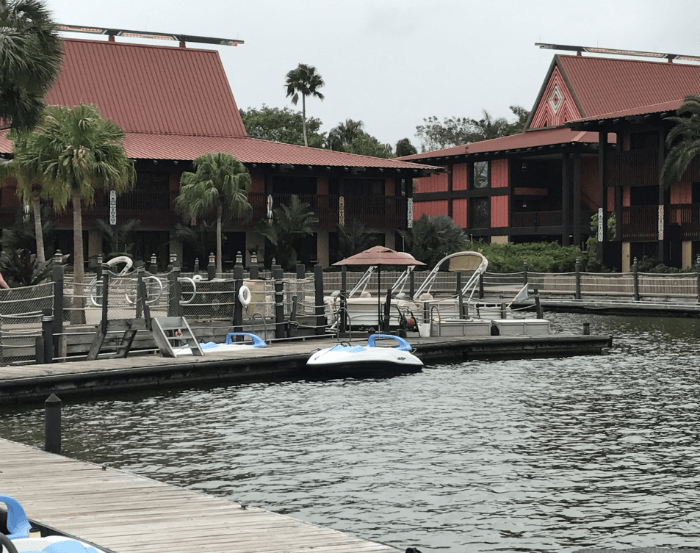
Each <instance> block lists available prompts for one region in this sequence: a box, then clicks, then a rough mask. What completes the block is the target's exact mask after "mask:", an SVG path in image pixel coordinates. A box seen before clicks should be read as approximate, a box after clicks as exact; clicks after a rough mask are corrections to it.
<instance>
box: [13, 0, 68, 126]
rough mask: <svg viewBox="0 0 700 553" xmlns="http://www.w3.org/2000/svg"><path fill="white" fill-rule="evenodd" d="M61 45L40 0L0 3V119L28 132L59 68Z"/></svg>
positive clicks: (18, 0)
mask: <svg viewBox="0 0 700 553" xmlns="http://www.w3.org/2000/svg"><path fill="white" fill-rule="evenodd" d="M62 56H63V53H62V51H61V41H60V38H59V36H58V31H57V27H56V25H55V24H54V22H53V21H52V20H51V17H50V12H49V11H48V10H47V9H46V8H45V7H44V3H43V2H41V1H39V0H9V1H8V0H0V119H4V120H6V121H11V123H12V127H13V128H18V129H31V128H32V127H34V126H35V125H36V124H37V123H38V122H39V120H40V119H41V116H42V113H43V110H44V103H43V98H44V96H45V95H46V93H47V92H48V91H49V88H50V87H51V84H52V83H53V80H54V78H55V77H56V75H57V74H58V69H59V67H60V65H61V58H62Z"/></svg>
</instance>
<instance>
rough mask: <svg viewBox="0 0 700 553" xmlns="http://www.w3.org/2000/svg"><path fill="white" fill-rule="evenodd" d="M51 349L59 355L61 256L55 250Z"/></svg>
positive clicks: (61, 291) (61, 287) (61, 297)
mask: <svg viewBox="0 0 700 553" xmlns="http://www.w3.org/2000/svg"><path fill="white" fill-rule="evenodd" d="M52 270H53V273H52V279H53V349H54V351H55V352H56V353H58V354H59V356H60V353H61V347H60V344H61V342H62V341H63V340H62V338H63V336H62V334H63V256H62V255H61V250H56V255H55V256H54V261H53V269H52Z"/></svg>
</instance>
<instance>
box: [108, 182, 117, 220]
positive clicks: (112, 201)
mask: <svg viewBox="0 0 700 553" xmlns="http://www.w3.org/2000/svg"><path fill="white" fill-rule="evenodd" d="M109 224H110V225H112V226H114V225H116V224H117V192H116V190H110V191H109Z"/></svg>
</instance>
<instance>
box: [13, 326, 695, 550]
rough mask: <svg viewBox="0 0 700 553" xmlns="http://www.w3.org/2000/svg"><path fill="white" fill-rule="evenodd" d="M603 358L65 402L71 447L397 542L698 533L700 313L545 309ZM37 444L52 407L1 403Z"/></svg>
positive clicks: (432, 544)
mask: <svg viewBox="0 0 700 553" xmlns="http://www.w3.org/2000/svg"><path fill="white" fill-rule="evenodd" d="M547 317H548V318H549V319H550V320H552V321H553V325H554V328H555V330H557V331H559V330H571V331H574V332H576V333H580V331H581V330H580V329H581V325H582V322H583V321H590V322H591V327H592V331H593V333H596V334H612V335H613V336H614V347H613V348H612V350H611V352H610V353H609V355H605V356H595V357H583V356H582V357H572V358H565V359H545V360H528V361H499V362H484V361H474V362H466V363H462V364H455V365H438V366H431V367H426V368H425V369H424V370H423V372H422V373H419V374H412V375H405V376H397V377H393V378H385V379H367V380H352V379H347V380H329V381H284V382H273V383H259V384H244V385H235V386H228V387H215V388H206V389H205V388H199V389H189V390H180V391H172V392H164V393H158V392H156V393H154V394H143V395H130V396H124V397H119V398H116V397H109V398H105V399H103V400H98V401H91V402H84V403H76V402H68V403H67V404H66V405H65V406H64V410H63V417H64V418H63V423H64V438H63V450H64V454H65V455H67V456H69V457H75V458H78V459H83V460H88V461H93V462H96V463H109V464H110V465H111V466H114V467H118V468H122V469H125V470H128V471H133V472H135V473H138V474H141V475H144V476H149V477H152V478H155V479H157V480H161V481H163V482H167V483H171V484H175V485H178V486H184V487H187V488H191V489H194V490H199V491H202V492H205V493H209V494H213V495H217V496H221V497H225V498H227V499H230V500H232V501H235V502H239V503H243V504H249V505H255V506H257V507H263V508H265V509H268V510H271V511H275V512H279V513H284V514H288V515H291V516H293V517H296V518H299V519H301V520H305V521H309V522H313V523H316V524H320V525H323V526H328V527H331V528H335V529H337V530H341V531H346V532H349V533H351V534H353V535H356V536H359V537H363V538H366V539H370V540H376V541H380V542H383V543H387V544H390V545H394V546H396V547H397V548H399V549H401V550H403V549H405V548H406V547H408V546H417V547H419V548H420V549H421V550H422V551H423V552H424V553H427V552H430V551H445V552H451V553H462V552H466V551H470V552H472V551H528V552H535V551H547V552H549V551H551V552H554V551H556V552H569V551H576V550H577V549H581V548H584V547H597V548H603V547H614V548H626V547H633V546H634V547H651V546H657V547H661V546H666V547H690V546H697V544H698V534H700V472H699V470H698V469H699V466H698V464H699V462H700V436H698V433H699V432H700V427H699V425H698V421H699V419H700V407H699V402H700V399H699V398H700V396H699V392H700V380H699V379H698V373H697V367H698V362H697V359H698V353H700V339H699V337H700V321H696V320H688V319H657V318H631V317H604V316H582V315H563V314H562V315H557V314H547ZM0 436H2V437H4V438H9V439H12V440H16V441H19V442H24V443H28V444H32V445H37V446H39V447H42V446H43V409H37V408H36V407H31V408H26V407H24V408H19V409H18V408H12V409H0Z"/></svg>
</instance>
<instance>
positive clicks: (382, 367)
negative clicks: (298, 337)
mask: <svg viewBox="0 0 700 553" xmlns="http://www.w3.org/2000/svg"><path fill="white" fill-rule="evenodd" d="M377 339H389V340H395V341H396V342H398V345H397V346H395V347H382V346H378V345H377V344H376V340H377ZM411 351H412V348H411V345H410V344H409V343H408V342H407V341H406V340H404V339H403V338H401V337H399V336H393V335H390V334H372V335H371V336H370V337H369V338H368V339H367V345H366V346H359V345H357V346H355V345H352V344H336V345H335V346H333V347H330V348H325V349H322V350H319V351H317V352H316V353H314V354H313V355H312V356H311V357H310V358H309V360H308V361H307V363H306V366H307V367H309V368H310V369H313V370H314V371H318V372H324V373H334V374H342V375H348V376H362V375H367V374H375V373H384V372H418V371H420V370H421V369H422V368H423V362H422V361H421V360H420V359H418V358H417V357H416V356H415V355H413V354H412V353H411Z"/></svg>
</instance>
